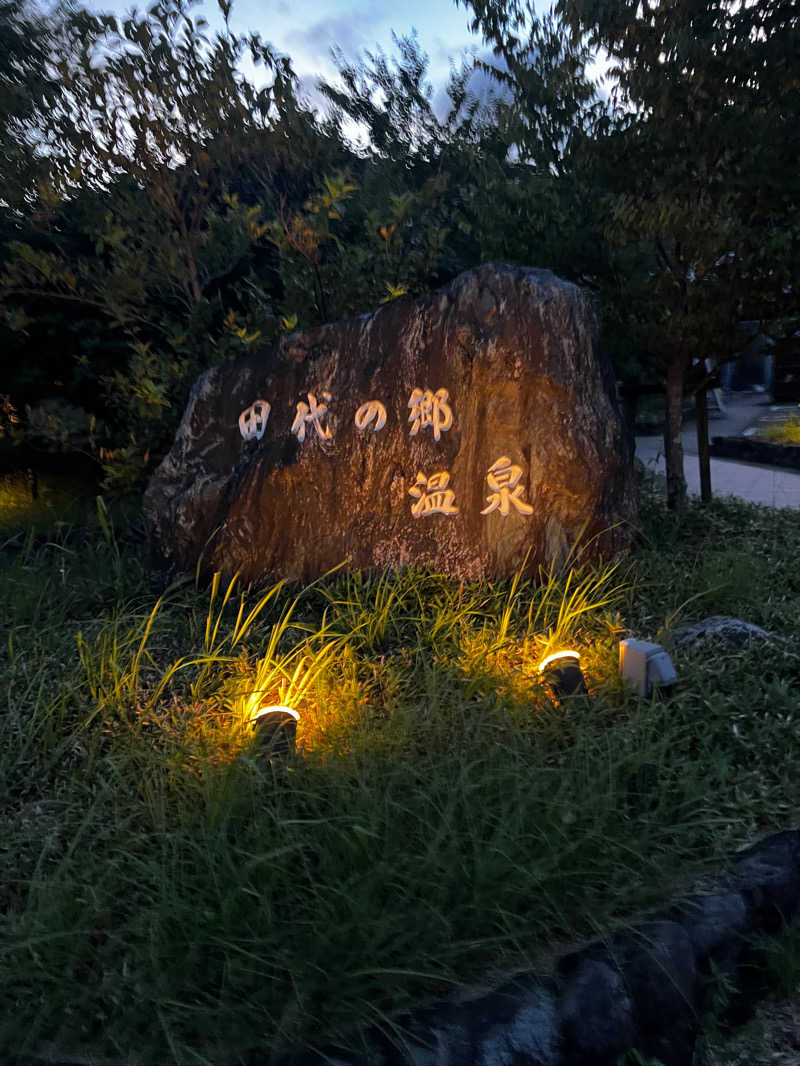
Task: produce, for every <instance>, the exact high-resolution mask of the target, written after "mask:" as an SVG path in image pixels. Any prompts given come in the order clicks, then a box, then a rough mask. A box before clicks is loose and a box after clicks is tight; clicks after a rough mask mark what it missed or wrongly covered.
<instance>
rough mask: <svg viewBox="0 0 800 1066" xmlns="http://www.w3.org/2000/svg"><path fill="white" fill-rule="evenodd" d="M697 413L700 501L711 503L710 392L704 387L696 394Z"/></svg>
mask: <svg viewBox="0 0 800 1066" xmlns="http://www.w3.org/2000/svg"><path fill="white" fill-rule="evenodd" d="M694 403H695V409H696V411H697V461H698V463H699V464H700V499H701V500H702V501H703V503H710V502H711V455H710V452H709V450H708V390H707V389H706V388H705V387H704V386H703V387H701V388H699V389H698V390H697V392H696V393H695V394H694Z"/></svg>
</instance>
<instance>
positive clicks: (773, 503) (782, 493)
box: [636, 392, 800, 509]
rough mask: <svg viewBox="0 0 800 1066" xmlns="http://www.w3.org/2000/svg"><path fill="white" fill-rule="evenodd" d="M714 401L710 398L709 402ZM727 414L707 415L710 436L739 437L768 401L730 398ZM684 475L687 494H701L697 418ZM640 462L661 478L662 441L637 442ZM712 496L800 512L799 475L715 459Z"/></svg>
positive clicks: (686, 439)
mask: <svg viewBox="0 0 800 1066" xmlns="http://www.w3.org/2000/svg"><path fill="white" fill-rule="evenodd" d="M709 401H710V397H709ZM724 402H725V412H724V413H721V412H719V411H714V410H711V411H710V412H709V426H708V435H709V437H728V436H739V435H741V434H742V433H743V432H744V430H745V429H747V428H748V427H749V426H751V425H752V424H753V423H754V422H756V421H757V420H758V419H759V418H761V417H762V416H763V415H765V414H766V413H767V412H768V411H769V409H770V405H771V401H770V399H769V397H767V396H765V395H763V394H759V393H749V392H748V393H729V394H728V395H727V396H726V397H725V401H724ZM682 438H683V451H684V464H683V469H684V474H685V476H686V484H687V486H688V488H689V492H690V493H692V494H693V495H695V496H699V495H700V469H699V465H698V461H697V433H696V428H695V422H694V417H689V416H688V415H687V418H686V420H685V422H684V429H683V434H682ZM636 457H637V458H638V459H641V461H642V462H643V463H644V464H645V466H646V467H647V468H648V469H649V470H653V471H654V472H656V473H660V474H663V473H664V472H665V465H664V441H663V437H662V436H661V434H660V433H659V434H658V435H656V436H646V437H645V436H638V437H637V438H636ZM711 491H712V493H713V494H714V495H715V496H738V497H739V498H740V499H743V500H748V501H750V503H762V504H766V505H767V506H768V507H795V508H798V509H800V473H795V472H794V471H792V470H785V469H783V468H780V467H772V466H761V465H759V464H757V463H737V462H734V461H733V460H729V459H712V460H711Z"/></svg>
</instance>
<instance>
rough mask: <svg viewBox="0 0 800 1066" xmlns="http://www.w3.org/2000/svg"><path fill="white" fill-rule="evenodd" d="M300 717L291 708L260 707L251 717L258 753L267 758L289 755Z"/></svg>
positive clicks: (293, 744) (292, 750) (292, 749)
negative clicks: (256, 738)
mask: <svg viewBox="0 0 800 1066" xmlns="http://www.w3.org/2000/svg"><path fill="white" fill-rule="evenodd" d="M299 717H300V715H299V714H298V713H297V711H293V710H292V708H291V707H284V706H283V705H281V706H276V707H261V708H260V710H258V711H256V713H255V714H254V715H253V729H254V731H255V734H256V736H257V737H258V745H259V749H260V752H261V753H262V754H264V755H267V756H273V755H291V754H292V753H293V752H294V746H295V739H296V735H297V721H298V719H299Z"/></svg>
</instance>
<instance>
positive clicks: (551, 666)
mask: <svg viewBox="0 0 800 1066" xmlns="http://www.w3.org/2000/svg"><path fill="white" fill-rule="evenodd" d="M579 660H580V655H579V653H578V652H577V651H572V650H565V651H556V652H553V653H552V655H547V656H545V658H544V659H542V661H541V662H540V663H539V675H540V676H541V678H542V680H543V681H544V682H545V684H546V685H547V686H548V688H549V689H550V691H551V692H552V694H553V696H554V697H555V699H557V700H560V699H563V698H564V697H565V696H580V695H586V682H585V680H584V678H583V674H582V673H581V668H580V666H579V665H578V662H579Z"/></svg>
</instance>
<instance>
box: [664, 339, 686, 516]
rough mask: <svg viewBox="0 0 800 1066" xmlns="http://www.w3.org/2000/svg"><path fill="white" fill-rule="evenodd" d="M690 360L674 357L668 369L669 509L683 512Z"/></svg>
mask: <svg viewBox="0 0 800 1066" xmlns="http://www.w3.org/2000/svg"><path fill="white" fill-rule="evenodd" d="M687 361H688V360H687V359H686V358H685V357H684V356H683V355H679V356H675V357H673V359H672V362H671V363H670V364H669V368H668V369H667V410H666V419H665V421H664V458H665V460H666V464H667V507H669V509H670V510H671V511H681V510H683V508H684V507H685V506H686V478H685V477H684V476H683V443H682V441H681V429H682V428H683V384H684V378H685V376H686V364H687Z"/></svg>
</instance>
